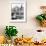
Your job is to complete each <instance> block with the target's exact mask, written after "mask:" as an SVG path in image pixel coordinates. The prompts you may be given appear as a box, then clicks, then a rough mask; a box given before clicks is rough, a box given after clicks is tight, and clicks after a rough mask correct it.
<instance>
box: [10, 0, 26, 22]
mask: <svg viewBox="0 0 46 46" xmlns="http://www.w3.org/2000/svg"><path fill="white" fill-rule="evenodd" d="M10 20H11V22H26V1H24V0H16V1H13V2H12V3H11V18H10Z"/></svg>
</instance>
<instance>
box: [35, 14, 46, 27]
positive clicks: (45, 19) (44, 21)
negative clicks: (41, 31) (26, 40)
mask: <svg viewBox="0 0 46 46" xmlns="http://www.w3.org/2000/svg"><path fill="white" fill-rule="evenodd" d="M36 19H37V20H39V22H40V24H41V26H43V27H46V14H41V15H38V16H36Z"/></svg>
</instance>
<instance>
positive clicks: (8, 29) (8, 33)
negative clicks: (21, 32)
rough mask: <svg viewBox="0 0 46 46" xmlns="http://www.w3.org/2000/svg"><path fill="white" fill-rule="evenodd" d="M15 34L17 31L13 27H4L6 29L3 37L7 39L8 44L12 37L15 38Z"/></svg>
mask: <svg viewBox="0 0 46 46" xmlns="http://www.w3.org/2000/svg"><path fill="white" fill-rule="evenodd" d="M17 33H18V31H17V29H16V27H15V26H6V29H5V35H6V36H7V37H8V39H9V40H8V42H10V41H11V38H12V37H13V36H17Z"/></svg>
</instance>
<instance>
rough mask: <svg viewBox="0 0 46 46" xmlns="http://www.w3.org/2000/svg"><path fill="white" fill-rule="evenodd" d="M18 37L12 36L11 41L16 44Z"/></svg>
mask: <svg viewBox="0 0 46 46" xmlns="http://www.w3.org/2000/svg"><path fill="white" fill-rule="evenodd" d="M16 38H17V37H16V36H12V38H11V40H12V43H13V44H14V40H15V39H16Z"/></svg>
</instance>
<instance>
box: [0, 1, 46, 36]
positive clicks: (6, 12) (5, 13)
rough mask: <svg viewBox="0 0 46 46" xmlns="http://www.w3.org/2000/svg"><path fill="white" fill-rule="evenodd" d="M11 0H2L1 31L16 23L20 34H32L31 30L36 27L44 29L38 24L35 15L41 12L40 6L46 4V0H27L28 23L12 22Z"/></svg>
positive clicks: (0, 10)
mask: <svg viewBox="0 0 46 46" xmlns="http://www.w3.org/2000/svg"><path fill="white" fill-rule="evenodd" d="M9 2H10V0H0V33H1V32H2V33H3V32H4V28H5V26H6V25H15V26H16V27H17V29H18V31H19V33H18V35H19V36H21V34H23V35H24V36H31V32H35V31H36V29H44V30H46V29H45V28H42V27H40V26H39V25H38V23H37V22H36V19H35V16H36V15H37V14H40V13H41V11H40V6H42V5H46V0H27V22H26V23H10V21H9V16H10V4H9ZM2 33H1V34H2Z"/></svg>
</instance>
